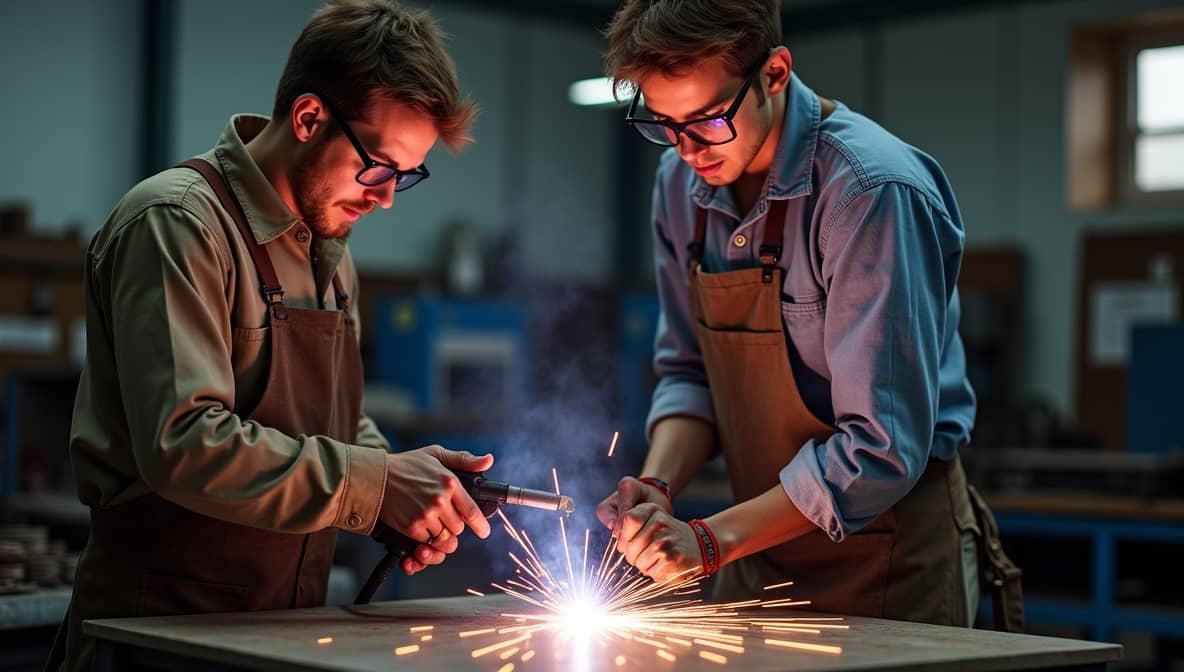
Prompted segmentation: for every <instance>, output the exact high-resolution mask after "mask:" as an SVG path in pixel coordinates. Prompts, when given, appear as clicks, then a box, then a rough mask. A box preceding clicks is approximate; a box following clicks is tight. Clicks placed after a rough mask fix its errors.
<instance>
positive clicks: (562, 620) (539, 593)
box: [460, 469, 847, 665]
mask: <svg viewBox="0 0 1184 672" xmlns="http://www.w3.org/2000/svg"><path fill="white" fill-rule="evenodd" d="M551 476H552V479H553V480H554V485H555V492H556V493H557V494H558V493H559V492H560V488H559V476H558V472H557V470H555V469H552V471H551ZM497 515H498V516H499V517H500V519H501V522H502V525H503V527H504V529H505V531H506V533H507V534H509V535H510V537H511V538H512V539H513V540H514V541H515V542H516V543H517V544H518V546H519V548H520V550H521V555H519V554H518V553H515V552H510V553H509V554H508V555H509V557H510V559H511V560H512V561H513V562H514V564H515V565H516V567H517V569H516V571H515V573H514V575H513V577H511V578H508V579H507V580H506V581H504V582H503V583H494V584H492V585H493V587H494V588H497V589H498V590H500V591H502V592H503V593H506V594H507V595H509V596H511V597H514V598H516V599H518V600H521V601H522V602H523V603H525V604H527V605H530V606H531V607H534V608H535V610H530V611H523V612H521V613H502V614H501V615H502V617H503V618H505V619H508V620H512V621H513V622H515V623H517V625H509V626H506V627H501V628H497V629H496V632H497V634H499V635H505V636H508V637H509V639H505V640H503V641H499V642H496V643H494V644H491V645H489V646H485V647H482V648H479V649H476V650H474V651H473V652H472V656H473V657H474V658H478V657H480V656H484V655H486V654H489V653H493V652H496V651H502V653H501V654H499V657H500V658H502V659H503V660H505V659H508V658H510V657H512V656H514V655H515V654H517V653H518V652H519V651H520V650H522V649H525V650H526V653H528V654H532V653H533V651H534V649H533V648H531V641H532V640H531V636H532V635H536V634H538V635H542V634H549V635H551V636H552V637H553V639H554V641H555V642H556V645H557V647H560V645H565V646H566V649H568V650H566V651H565V650H563V649H562V648H559V649H557V651H556V659H557V660H560V659H563V658H564V657H565V656H566V655H576V653H575V652H577V651H580V650H582V651H584V652H585V653H586V648H587V643H588V642H589V641H591V640H592V639H593V638H596V639H598V640H599V641H600V643H601V645H602V647H606V646H608V645H609V644H610V643H614V642H615V643H625V644H630V645H636V646H644V647H646V648H648V649H652V650H653V651H654V655H657V656H658V657H660V658H662V659H664V660H667V661H671V662H673V661H675V660H677V658H678V656H677V655H676V653H677V652H678V651H685V650H686V649H688V648H692V647H699V648H698V650H695V649H692V654H691V655H698V656H699V657H700V658H702V659H704V660H708V661H711V662H714V663H718V664H724V663H727V662H728V658H727V657H726V656H724V655H722V653H719V652H726V653H730V654H736V655H743V654H744V652H745V650H746V647H745V644H746V636H747V637H749V638H751V640H749V641H751V645H752V646H760V644H761V643H762V642H763V643H764V644H766V645H768V646H779V647H786V646H790V647H793V648H798V649H800V650H804V651H815V652H820V653H837V652H841V651H842V649H841V648H840V647H836V646H825V645H821V644H809V643H805V642H792V641H789V640H784V639H779V638H777V639H774V638H767V639H766V638H764V637H762V633H764V635H772V634H775V633H776V634H780V635H783V636H784V635H787V634H790V633H799V634H810V635H819V634H821V633H822V629H823V628H829V629H838V628H846V627H847V626H845V625H838V624H834V623H822V622H821V621H833V620H841V619H833V618H806V617H803V618H784V617H775V616H763V617H760V616H755V615H754V616H750V615H746V614H748V613H752V612H750V611H749V610H753V609H755V611H757V612H759V611H761V610H760V609H756V608H757V607H771V608H776V607H789V606H800V605H806V604H809V601H806V600H794V599H790V598H778V599H769V600H761V599H750V600H743V601H737V602H728V603H721V604H714V603H705V602H703V600H702V599H690V598H685V597H681V596H682V595H688V594H689V593H691V592H698V591H699V589H701V586H700V583H701V582H702V580H703V578H704V577H703V576H702V575H701V573H700V572H699V571H698V570H697V569H696V570H687V571H685V572H682V573H680V574H677V575H675V576H673V577H669V578H667V579H665V580H663V581H653V580H652V579H649V578H648V577H646V576H644V575H642V574H640V573H639V572H638V571H637V570H636V569H635V568H633V567H632V566H630V565H629V564H628V563H627V562H625V561H624V559H625V558H624V555H622V554H621V553H619V552H618V551H617V550H616V545H615V543H614V541H615V540H613V539H611V538H610V539H609V540H608V543H607V544H606V546H605V548H604V551H603V553H601V555H600V560H599V562H596V561H595V560H592V561H590V559H589V557H588V552H589V545H590V543H591V542H590V537H591V531H590V530H585V532H584V549H583V555H582V558H577V560H580V562H579V563H578V565H577V563H574V562H573V560H572V557H571V556H572V553H571V550H570V544H569V540H568V535H567V525H566V522H565V519H563V518H560V519H559V535H560V542H561V544H562V546H563V558H562V560H560V565H559V567H558V568H553V567H552V566H549V565H548V564H547V563H546V562H544V561H543V560H542V558H541V557H540V555H539V553H538V549H537V548H536V546H535V542H534V541H533V540H532V539H531V537H530V535H529V534H528V533H527V532H526V531H524V530H519V529H518V528H516V527H515V526H514V525H513V524H512V523H511V522H510V520H509V518H508V517H507V516H506V515H505V513H503V512H502V511H498V512H497ZM577 566H578V568H579V570H580V571H579V572H578V573H577V572H576V567H577ZM791 585H793V582H791V581H790V582H785V583H779V584H775V585H772V586H766V588H765V590H774V589H778V588H785V587H788V586H791ZM492 630H494V629H484V630H478V631H469V632H462V633H460V636H462V637H465V636H470V635H476V634H488V633H489V632H491V631H492ZM658 638H662V639H664V640H665V641H660V640H659V639H658ZM667 642H668V643H667ZM672 646H679V647H686V648H683V649H672V648H671V647H672ZM510 647H514V648H510ZM507 649H508V650H507ZM708 649H710V650H708ZM523 660H525V659H523ZM625 660H626V658H625V656H621V655H619V656H617V657H616V658H615V662H616V663H617V665H624V663H625Z"/></svg>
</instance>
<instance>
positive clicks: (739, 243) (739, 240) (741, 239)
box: [732, 234, 748, 247]
mask: <svg viewBox="0 0 1184 672" xmlns="http://www.w3.org/2000/svg"><path fill="white" fill-rule="evenodd" d="M732 244H733V245H735V246H736V247H744V246H745V245H747V244H748V238H747V237H745V235H744V234H740V235H738V236H736V237H735V238H733V239H732Z"/></svg>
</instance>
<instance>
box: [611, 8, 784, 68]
mask: <svg viewBox="0 0 1184 672" xmlns="http://www.w3.org/2000/svg"><path fill="white" fill-rule="evenodd" d="M604 34H605V37H607V38H608V43H609V46H608V51H607V52H605V55H604V69H605V72H606V73H607V74H608V75H609V76H610V77H612V78H613V84H614V90H616V87H615V85H616V84H618V83H620V82H631V83H636V82H637V81H639V80H641V79H642V78H644V77H646V76H648V75H650V74H653V73H655V72H657V73H661V74H664V75H668V76H677V75H680V74H683V73H685V72H687V71H689V70H691V69H692V68H694V67H695V65H696V64H697V63H699V62H700V61H702V60H704V59H707V58H712V57H715V56H719V55H723V57H724V62H725V64H726V65H727V67H728V70H729V71H730V72H732V74H735V75H743V74H745V72H746V71H747V70H748V69H749V68H751V67H752V66H753V64H754V63H756V62H757V60H758V59H759V58H761V56H763V55H766V54H768V53H769V51H770V50H772V49H773V48H775V47H778V46H781V2H780V0H626V2H625V3H624V4H622V5H621V7H620V8H619V9H618V10H617V12H616V14H614V15H613V19H612V22H611V23H609V25H608V28H607V29H606V30H605V33H604Z"/></svg>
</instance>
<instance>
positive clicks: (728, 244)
mask: <svg viewBox="0 0 1184 672" xmlns="http://www.w3.org/2000/svg"><path fill="white" fill-rule="evenodd" d="M787 96H788V98H787V102H786V115H785V124H784V127H783V130H782V135H781V142H780V145H779V146H778V148H777V152H776V155H775V158H774V160H773V166H772V169H771V170H770V171H769V179H768V183H767V188H766V191H765V193H764V195H762V197H761V199H760V200H759V201H758V203H757V204H756V205H755V206H754V207H753V209H752V211H751V212H748V213H747V214H744V215H743V216H741V213H739V212H737V209H736V206H735V204H734V203H733V201H732V197H731V190H730V189H729V188H727V187H719V188H715V187H711V186H710V185H708V184H706V183H705V182H704V181H703V180H702V178H700V177H699V176H698V175H696V174H695V172H694V171H693V170H692V169H691V168H690V166H688V165H687V164H686V163H684V162H683V161H682V160H680V159H679V156H678V154H677V152H675V151H674V150H673V149H672V150H669V151H667V152H666V153H665V154H664V155H663V156H662V159H661V162H660V165H659V167H658V175H657V182H656V184H655V186H654V201H653V211H654V250H655V266H656V269H655V270H656V273H657V285H658V297H659V300H660V302H661V307H662V311H661V317H660V318H659V321H658V328H657V335H656V337H655V354H654V367H655V372H656V374H657V376H658V385H657V388H656V389H655V391H654V396H653V404H652V406H651V408H650V414H649V418H648V421H647V423H646V424H647V428H646V429H647V434H648V433H650V432H652V431H653V427H654V424H655V423H656V422H657V421H658V420H661V419H662V418H665V417H668V416H672V415H689V416H695V417H699V418H703V419H705V420H707V421H709V422H712V423H714V420H715V418H714V412H713V410H712V403H711V393H710V390H709V387H710V381H709V380H708V379H707V376H706V373H705V372H704V369H703V361H702V357H701V355H700V351H699V344H698V342H697V340H696V337H695V329H694V317H693V316H692V315H691V308H690V300H689V292H688V286H687V257H688V253H687V243H689V242H691V240H692V238H693V237H694V230H695V207H696V205H699V206H702V207H704V208H707V209H708V218H707V230H706V239H705V250H704V252H703V258H702V264H703V268H704V270H706V271H708V272H711V273H718V272H721V271H726V270H734V269H740V268H749V267H754V266H759V265H760V262H759V260H758V258H757V257H758V248H759V247H760V243H759V242H754V241H760V240H761V239H762V237H763V233H764V227H765V219H766V218H765V212H766V211H767V210H768V202H769V199H775V198H780V199H786V200H787V201H788V204H787V205H788V208H787V210H788V214H787V216H786V220H785V221H784V222H774V224H775V225H776V226H784V227H785V235H784V243H783V244H784V252H783V253H782V257H781V260H780V262H779V266H780V267H781V268H782V269H783V271H784V275H783V277H784V285H783V287H782V290H781V291H782V294H781V302H782V303H781V312H782V318H783V321H784V323H785V330H786V334H787V335H788V338H789V350H790V353H791V356H790V361H791V364H792V367H793V372H794V376H795V377H796V379H797V383H798V387H799V389H800V390H801V394H802V398H803V399H804V401H805V403H806V405H807V407H809V409H810V410H811V411H813V412H814V414H815V415H816V416H817V417H818V418H819V419H821V420H823V421H824V422H827V423H830V424H831V425H832V426H834V427H835V428H836V429H837V430H838V431H837V432H836V433H835V434H833V435H832V436H831V437H830V438H829V439H827V440H826V441H825V442H823V443H818V442H815V441H813V440H811V441H809V442H807V443H806V444H805V445H803V446H802V447H801V450H800V451H799V452H798V453H797V455H796V456H795V457H794V458H793V459H792V460H790V462H789V464H787V465H785V467H784V468H783V469H782V470H781V474H780V475H781V485H782V486H783V487H784V488H785V491H786V493H787V494H788V495H789V498H790V499H791V500H792V501H793V503H794V504H795V505H796V506H797V508H798V509H800V510H801V511H802V513H803V514H805V516H806V517H807V518H809V519H810V520H811V521H813V522H814V524H815V525H817V526H818V527H819V528H821V529H822V530H825V531H826V533H827V534H828V535H829V536H830V537H831V538H832V539H834V540H835V541H839V540H842V539H843V538H844V537H845V536H846V535H848V534H850V533H851V532H854V531H856V530H858V529H859V528H861V527H863V526H864V525H866V524H867V523H869V522H871V521H872V520H873V519H875V518H876V517H877V516H879V515H880V514H881V513H883V512H884V511H886V510H888V509H889V508H891V507H892V506H893V505H894V504H895V503H896V502H897V501H899V500H900V499H901V498H902V497H904V495H905V494H906V493H907V492H908V491H909V490H910V489H911V488H912V487H913V484H914V483H916V481H917V479H918V478H920V476H921V472H922V471H924V470H925V466H926V463H927V461H928V460H929V459H931V458H933V459H939V460H952V459H954V457H955V456H956V455H957V453H958V450H959V448H961V447H962V446H964V445H966V443H967V442H968V441H969V438H970V430H971V428H972V426H973V425H974V413H975V398H974V392H973V390H972V389H971V387H970V383H969V382H968V381H967V379H966V361H965V353H964V351H963V347H962V340H961V338H960V337H959V336H958V316H959V312H960V310H959V306H958V293H957V291H956V289H955V285H956V283H957V280H958V270H959V267H960V265H961V261H962V249H963V242H964V233H963V227H962V218H961V215H960V214H959V213H958V205H957V203H956V202H955V200H954V194H953V192H952V190H951V188H950V185H949V182H948V181H947V180H946V177H945V175H944V174H943V173H942V170H941V168H940V167H939V166H938V164H937V162H936V161H935V160H934V159H933V158H931V157H929V156H928V155H926V154H924V153H923V152H921V151H919V150H917V149H916V148H914V147H911V146H909V145H907V144H905V143H904V142H903V141H901V140H900V139H898V138H896V137H895V136H893V135H891V134H890V133H888V132H887V131H885V130H884V129H883V128H881V127H880V126H879V125H877V124H876V123H875V122H873V121H871V120H870V119H868V118H867V117H864V116H862V115H860V114H858V113H856V112H853V111H852V110H850V109H849V108H847V107H846V106H844V105H843V104H841V103H839V104H838V108H837V109H836V110H835V111H834V112H832V113H831V115H830V116H829V117H827V118H826V119H825V120H822V119H821V118H820V117H821V105H820V103H819V100H818V97H817V96H815V95H814V92H813V91H811V90H810V89H809V88H807V87H806V85H805V84H803V83H802V82H801V81H800V80H799V79H798V78H797V77H796V76H794V77H793V79H792V81H791V83H790V86H789V88H788V90H787ZM741 236H742V237H741Z"/></svg>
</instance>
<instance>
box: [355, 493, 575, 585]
mask: <svg viewBox="0 0 1184 672" xmlns="http://www.w3.org/2000/svg"><path fill="white" fill-rule="evenodd" d="M453 473H455V474H456V477H457V478H458V479H460V483H461V485H462V486H464V489H465V490H466V491H468V493H469V496H470V497H472V498H473V501H474V502H476V503H477V506H478V508H480V509H481V513H483V514H485V517H486V518H488V517H490V516H492V515H493V514H495V513H497V510H498V509H499V508H500V507H501V506H502V505H503V504H513V505H515V506H529V507H531V508H533V509H546V510H548V511H558V512H560V513H563V514H565V515H571V514H572V512H574V511H575V510H576V504H575V502H574V501H573V500H572V498H571V497H568V496H567V495H560V494H558V493H554V492H547V491H545V490H531V489H530V488H520V487H518V486H516V485H510V484H509V483H498V482H497V481H491V480H489V479H487V478H485V472H475V471H456V472H453ZM370 536H371V537H373V538H374V540H375V541H377V542H379V543H381V544H383V545H384V546H386V556H385V557H384V558H383V559H382V561H381V562H379V563H378V566H377V567H375V568H374V571H373V572H371V574H370V578H369V579H367V580H366V584H365V585H364V586H362V590H361V591H360V592H359V593H358V597H357V599H356V600H354V604H368V603H369V602H370V599H371V598H373V597H374V593H375V592H376V591H377V590H378V587H379V586H381V585H382V582H383V581H386V578H387V577H388V576H390V573H391V572H392V571H394V569H395V567H398V566H399V563H400V562H402V560H403V558H405V557H407V556H409V555H411V553H412V552H413V551H414V550H415V547H416V546H418V545H420V544H421V543H423V542H420V541H416V540H415V539H412V538H411V537H408V536H406V535H403V534H400V533H398V532H396V531H394V530H392V529H391V528H389V527H387V526H386V525H384V524H383V523H382V521H378V522H377V523H375V524H374V531H373V532H371V533H370Z"/></svg>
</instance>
